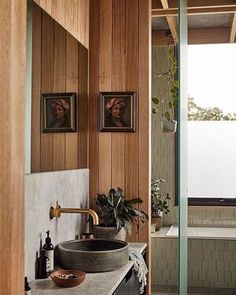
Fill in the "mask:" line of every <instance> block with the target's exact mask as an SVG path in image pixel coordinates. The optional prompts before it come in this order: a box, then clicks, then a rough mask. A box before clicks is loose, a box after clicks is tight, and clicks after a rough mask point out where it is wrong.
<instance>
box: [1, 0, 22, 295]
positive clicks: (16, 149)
mask: <svg viewBox="0 0 236 295" xmlns="http://www.w3.org/2000/svg"><path fill="white" fill-rule="evenodd" d="M0 11H1V13H0V25H1V31H0V44H1V45H0V69H1V79H0V91H1V99H0V100H1V107H0V125H1V129H0V274H1V275H0V294H7V295H22V294H23V293H24V84H25V76H24V72H25V50H26V1H24V0H14V1H13V0H12V1H10V0H1V1H0Z"/></svg>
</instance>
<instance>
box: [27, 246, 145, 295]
mask: <svg viewBox="0 0 236 295" xmlns="http://www.w3.org/2000/svg"><path fill="white" fill-rule="evenodd" d="M146 246H147V245H146V243H129V248H130V249H135V250H137V251H140V253H142V252H143V251H144V250H145V248H146ZM132 266H133V262H132V261H129V262H128V263H127V264H126V265H125V266H123V267H122V268H120V269H117V270H114V271H109V272H102V273H87V274H86V277H85V280H84V282H83V283H82V284H81V285H80V286H78V287H74V288H60V287H58V286H56V285H55V284H54V283H53V282H52V281H51V280H50V279H44V280H35V281H33V282H31V284H30V286H31V288H32V295H54V294H57V295H76V294H79V295H94V294H99V295H112V294H113V292H114V291H115V290H116V288H117V287H118V286H119V284H120V283H121V281H122V280H123V278H124V277H125V276H126V274H127V273H128V271H129V270H130V269H131V268H132Z"/></svg>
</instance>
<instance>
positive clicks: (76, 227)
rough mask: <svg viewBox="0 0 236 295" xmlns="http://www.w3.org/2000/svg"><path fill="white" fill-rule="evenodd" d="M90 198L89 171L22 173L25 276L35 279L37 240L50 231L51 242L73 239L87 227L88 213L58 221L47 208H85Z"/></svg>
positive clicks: (70, 215) (65, 217)
mask: <svg viewBox="0 0 236 295" xmlns="http://www.w3.org/2000/svg"><path fill="white" fill-rule="evenodd" d="M88 198H89V170H88V169H80V170H71V171H59V172H45V173H34V174H30V175H26V176H25V275H27V276H28V278H29V280H30V281H31V280H33V279H35V260H36V253H37V251H39V248H40V240H41V237H43V241H42V243H43V244H44V241H45V232H46V231H47V230H50V235H51V238H52V243H53V244H54V245H57V244H58V243H60V242H62V241H66V240H72V239H74V238H75V236H76V235H78V234H80V232H81V231H83V232H84V231H85V230H86V228H87V223H86V220H87V216H82V215H80V214H62V215H61V217H60V218H58V220H56V219H53V220H50V218H49V209H50V207H51V206H54V207H55V205H56V201H59V204H60V205H61V206H62V207H67V208H68V207H72V208H86V207H88Z"/></svg>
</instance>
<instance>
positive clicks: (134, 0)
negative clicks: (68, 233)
mask: <svg viewBox="0 0 236 295" xmlns="http://www.w3.org/2000/svg"><path fill="white" fill-rule="evenodd" d="M149 13H150V6H149V1H147V0H112V1H109V0H92V1H91V2H90V46H89V48H90V55H89V56H90V61H89V64H90V68H89V69H90V71H89V73H90V75H89V85H90V87H89V91H90V93H89V105H90V112H89V139H90V141H89V168H90V196H91V199H90V201H91V205H92V206H94V207H95V201H94V200H95V197H96V194H97V193H98V192H99V193H107V192H108V190H109V189H110V188H111V187H116V186H120V187H121V188H123V189H124V190H125V193H126V194H127V197H128V198H133V197H135V196H140V197H141V198H142V199H143V200H144V203H143V205H142V207H141V208H142V209H143V210H145V211H146V212H150V211H149V210H150V209H149V207H150V202H149V183H150V179H149V178H150V171H149V129H150V122H149V121H150V120H149V109H150V106H149V65H150V63H149V47H150V44H149V42H150V36H149V35H150V34H149V30H150V24H149V20H150V18H149ZM97 48H99V53H98V50H97ZM100 91H135V92H136V93H137V101H138V103H137V110H136V119H137V121H136V123H137V128H136V132H135V133H122V132H113V133H109V132H106V133H103V132H98V103H97V101H98V94H99V92H100ZM148 237H149V234H148V223H147V224H146V225H145V226H144V228H143V229H139V231H138V233H136V232H135V231H133V235H132V237H131V240H132V241H145V242H148V240H149V238H148Z"/></svg>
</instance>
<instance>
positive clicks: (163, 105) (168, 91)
mask: <svg viewBox="0 0 236 295" xmlns="http://www.w3.org/2000/svg"><path fill="white" fill-rule="evenodd" d="M167 35H168V32H167ZM168 37H171V35H168ZM167 59H168V69H167V71H166V72H164V73H161V74H158V73H156V74H155V75H156V77H157V79H161V78H162V79H163V81H164V84H165V86H164V92H163V97H157V96H153V97H152V113H153V114H155V113H157V112H160V113H161V129H162V131H163V132H167V133H175V132H176V128H177V121H176V120H174V116H175V108H176V106H177V103H178V89H179V82H178V80H177V79H176V74H177V69H178V65H177V59H176V56H175V50H174V47H173V46H170V45H169V46H168V53H167Z"/></svg>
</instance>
